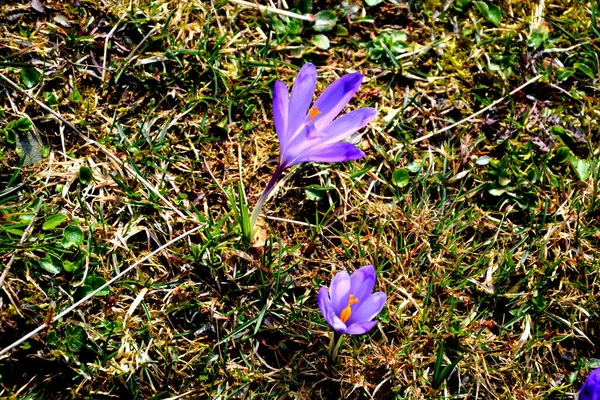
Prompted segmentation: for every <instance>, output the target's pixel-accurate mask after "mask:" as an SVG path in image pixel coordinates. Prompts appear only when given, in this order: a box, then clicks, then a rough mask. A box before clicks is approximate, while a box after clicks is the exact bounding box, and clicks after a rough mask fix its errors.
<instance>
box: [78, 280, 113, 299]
mask: <svg viewBox="0 0 600 400" xmlns="http://www.w3.org/2000/svg"><path fill="white" fill-rule="evenodd" d="M105 283H106V281H105V280H104V278H102V277H100V276H95V275H90V276H88V277H87V278H85V281H84V285H83V295H84V296H87V295H89V294H90V293H92V292H93V291H94V290H96V289H98V288H99V287H101V286H102V285H104V284H105ZM108 293H109V289H108V288H104V289H102V290H101V291H99V292H98V293H96V294H95V295H94V296H106V295H107V294H108Z"/></svg>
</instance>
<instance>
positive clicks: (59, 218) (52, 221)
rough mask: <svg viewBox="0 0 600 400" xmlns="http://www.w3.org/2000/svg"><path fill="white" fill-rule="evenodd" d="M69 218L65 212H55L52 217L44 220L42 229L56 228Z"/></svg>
mask: <svg viewBox="0 0 600 400" xmlns="http://www.w3.org/2000/svg"><path fill="white" fill-rule="evenodd" d="M66 219H67V216H66V215H65V214H55V215H53V216H51V217H48V218H46V221H44V225H42V229H43V230H45V231H47V230H50V229H54V228H56V227H57V226H59V225H60V224H62V223H63V222H64V221H65V220H66Z"/></svg>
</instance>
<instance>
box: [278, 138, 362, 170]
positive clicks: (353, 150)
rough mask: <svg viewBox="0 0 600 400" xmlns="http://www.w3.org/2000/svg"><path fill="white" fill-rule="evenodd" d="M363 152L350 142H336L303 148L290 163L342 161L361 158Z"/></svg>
mask: <svg viewBox="0 0 600 400" xmlns="http://www.w3.org/2000/svg"><path fill="white" fill-rule="evenodd" d="M364 156H365V153H363V152H362V150H360V149H359V148H358V147H356V146H355V145H353V144H352V143H347V142H337V143H330V144H326V145H323V146H316V147H313V148H308V149H306V150H304V151H303V152H302V153H301V154H300V155H298V157H296V159H294V160H293V161H292V162H291V163H290V166H291V165H295V164H300V163H302V162H342V161H352V160H358V159H359V158H363V157H364Z"/></svg>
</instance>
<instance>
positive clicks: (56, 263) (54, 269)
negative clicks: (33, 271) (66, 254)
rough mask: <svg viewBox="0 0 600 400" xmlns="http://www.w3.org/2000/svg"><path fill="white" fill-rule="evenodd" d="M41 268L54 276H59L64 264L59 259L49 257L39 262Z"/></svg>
mask: <svg viewBox="0 0 600 400" xmlns="http://www.w3.org/2000/svg"><path fill="white" fill-rule="evenodd" d="M38 263H39V264H40V267H42V268H43V269H45V270H46V271H48V272H50V273H51V274H52V275H56V274H59V273H60V272H61V271H62V265H61V264H62V263H61V262H60V260H59V259H58V258H55V257H52V256H50V255H47V256H46V257H44V258H40V259H39V260H38Z"/></svg>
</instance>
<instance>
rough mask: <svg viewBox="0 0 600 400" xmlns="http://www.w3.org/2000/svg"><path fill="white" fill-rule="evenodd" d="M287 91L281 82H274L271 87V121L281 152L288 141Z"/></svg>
mask: <svg viewBox="0 0 600 400" xmlns="http://www.w3.org/2000/svg"><path fill="white" fill-rule="evenodd" d="M288 117H289V114H288V89H287V86H285V84H284V83H283V82H280V81H275V86H274V87H273V121H274V122H275V131H277V138H278V139H279V146H280V147H281V151H282V152H283V151H284V149H285V148H286V144H287V141H288V134H287V132H288V123H289V121H288Z"/></svg>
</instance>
